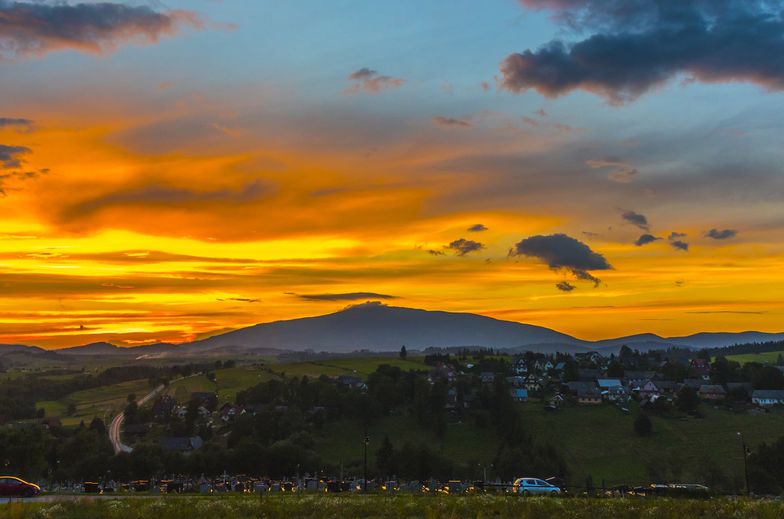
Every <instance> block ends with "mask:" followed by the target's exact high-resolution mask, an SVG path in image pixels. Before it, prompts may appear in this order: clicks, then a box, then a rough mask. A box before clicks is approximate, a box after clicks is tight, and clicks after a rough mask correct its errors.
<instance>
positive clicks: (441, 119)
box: [433, 115, 471, 128]
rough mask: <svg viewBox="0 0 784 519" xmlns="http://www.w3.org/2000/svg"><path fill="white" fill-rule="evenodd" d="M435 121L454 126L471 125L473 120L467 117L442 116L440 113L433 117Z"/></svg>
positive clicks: (440, 124)
mask: <svg viewBox="0 0 784 519" xmlns="http://www.w3.org/2000/svg"><path fill="white" fill-rule="evenodd" d="M433 122H434V123H436V124H437V125H439V126H446V127H452V128H470V127H471V122H470V121H468V120H466V119H455V118H454V117H441V116H440V115H437V116H435V117H433Z"/></svg>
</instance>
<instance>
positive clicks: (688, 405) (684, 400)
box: [677, 386, 700, 412]
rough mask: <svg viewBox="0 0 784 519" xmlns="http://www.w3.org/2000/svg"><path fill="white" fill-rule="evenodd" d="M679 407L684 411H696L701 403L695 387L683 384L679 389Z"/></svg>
mask: <svg viewBox="0 0 784 519" xmlns="http://www.w3.org/2000/svg"><path fill="white" fill-rule="evenodd" d="M677 397H678V403H677V405H678V409H680V410H681V411H684V412H688V411H696V410H697V406H698V405H700V396H699V395H698V394H697V390H696V389H694V388H693V387H689V386H683V387H682V388H680V389H679V390H678V394H677Z"/></svg>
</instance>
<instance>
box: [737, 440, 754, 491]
mask: <svg viewBox="0 0 784 519" xmlns="http://www.w3.org/2000/svg"><path fill="white" fill-rule="evenodd" d="M738 438H740V445H741V447H742V448H743V475H744V477H745V479H746V496H750V495H751V489H750V488H749V461H748V451H747V450H746V440H744V439H743V434H741V433H740V432H738Z"/></svg>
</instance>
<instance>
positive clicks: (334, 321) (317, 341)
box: [0, 303, 784, 357]
mask: <svg viewBox="0 0 784 519" xmlns="http://www.w3.org/2000/svg"><path fill="white" fill-rule="evenodd" d="M780 340H784V333H763V332H754V331H749V332H741V333H705V332H703V333H696V334H694V335H689V336H685V337H661V336H659V335H656V334H652V333H643V334H637V335H630V336H626V337H618V338H614V339H604V340H599V341H586V340H581V339H578V338H576V337H572V336H571V335H567V334H565V333H561V332H557V331H555V330H551V329H549V328H545V327H542V326H534V325H530V324H524V323H519V322H514V321H504V320H499V319H493V318H492V317H486V316H483V315H477V314H469V313H456V312H441V311H428V310H419V309H414V308H403V307H396V306H387V305H383V304H381V303H364V304H359V305H354V306H351V307H348V308H346V309H345V310H342V311H339V312H335V313H332V314H327V315H321V316H316V317H305V318H301V319H291V320H286V321H276V322H270V323H262V324H257V325H254V326H250V327H247V328H241V329H239V330H234V331H231V332H228V333H223V334H220V335H215V336H213V337H210V338H208V339H203V340H199V341H195V342H192V343H187V344H179V345H174V344H165V343H160V344H151V345H146V346H137V347H133V348H120V347H117V346H115V345H113V344H110V343H107V342H97V343H92V344H86V345H84V346H75V347H72V348H65V349H61V350H57V352H58V353H59V354H61V355H65V356H87V355H93V356H119V355H124V356H133V357H142V356H145V357H157V356H168V355H172V354H176V355H188V356H191V355H203V354H210V355H224V356H228V355H241V354H243V353H247V352H253V353H256V354H261V353H263V354H270V355H275V354H278V353H284V352H296V351H304V350H314V351H317V352H321V351H325V352H330V353H349V352H352V351H359V350H369V351H373V352H379V351H397V350H398V349H400V347H401V346H403V345H405V346H406V347H407V348H408V349H410V350H423V349H426V348H431V347H435V348H450V347H452V348H454V347H477V346H481V347H486V348H495V349H505V350H512V351H526V350H530V351H539V352H546V353H552V352H555V351H560V352H563V353H575V352H580V351H587V350H597V351H600V352H602V353H605V354H609V353H614V352H617V351H618V350H619V349H620V347H621V346H623V345H627V346H629V347H630V348H632V349H637V350H640V351H647V350H650V349H664V348H668V347H683V348H691V349H702V348H721V347H726V346H732V345H735V344H746V343H760V342H770V341H780ZM11 352H27V353H32V352H37V353H44V352H45V350H41V349H40V348H37V347H34V346H23V345H0V355H4V354H8V353H11Z"/></svg>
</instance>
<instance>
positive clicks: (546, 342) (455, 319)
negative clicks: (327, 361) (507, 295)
mask: <svg viewBox="0 0 784 519" xmlns="http://www.w3.org/2000/svg"><path fill="white" fill-rule="evenodd" d="M588 344H589V343H586V342H585V341H581V340H579V339H576V338H574V337H572V336H570V335H566V334H564V333H560V332H556V331H554V330H550V329H549V328H544V327H541V326H533V325H530V324H522V323H517V322H512V321H501V320H498V319H493V318H491V317H485V316H482V315H476V314H467V313H452V312H439V311H428V310H417V309H413V308H402V307H395V306H386V305H382V304H380V303H365V304H361V305H355V306H351V307H349V308H347V309H345V310H342V311H340V312H336V313H333V314H328V315H322V316H318V317H306V318H303V319H293V320H288V321H276V322H272V323H264V324H257V325H255V326H251V327H249V328H243V329H240V330H235V331H232V332H228V333H224V334H222V335H217V336H214V337H210V338H209V339H204V340H201V341H197V342H194V343H191V344H190V345H188V346H187V347H184V348H183V349H185V348H187V349H192V348H198V349H201V350H211V349H214V348H226V347H239V348H245V349H255V348H275V349H281V350H295V351H302V350H306V349H312V350H315V351H330V352H350V351H356V350H362V349H366V350H371V351H396V350H398V349H400V347H401V346H403V345H405V346H406V347H407V348H409V349H414V350H422V349H425V348H428V347H450V346H451V347H454V346H485V347H488V348H517V347H521V346H525V347H526V348H527V349H530V350H534V351H555V350H559V351H564V352H566V351H579V350H583V351H584V350H585V347H586V346H587V345H588Z"/></svg>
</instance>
